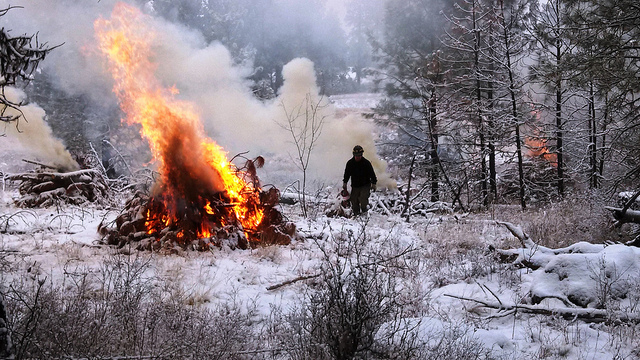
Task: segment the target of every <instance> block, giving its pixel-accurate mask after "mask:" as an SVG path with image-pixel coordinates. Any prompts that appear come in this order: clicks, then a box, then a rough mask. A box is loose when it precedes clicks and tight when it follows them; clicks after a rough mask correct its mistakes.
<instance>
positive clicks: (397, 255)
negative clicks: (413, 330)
mask: <svg viewBox="0 0 640 360" xmlns="http://www.w3.org/2000/svg"><path fill="white" fill-rule="evenodd" d="M416 250H418V249H417V248H412V247H407V248H406V249H404V250H403V251H401V252H400V253H398V254H396V255H393V256H391V257H388V258H384V259H380V260H378V261H374V262H370V263H366V264H359V265H358V266H357V267H359V268H363V267H369V266H375V265H381V264H384V263H387V262H389V261H392V260H395V259H397V258H400V257H402V256H404V255H406V254H408V253H411V252H413V251H416ZM322 275H324V274H322V273H318V274H313V275H303V276H298V277H297V278H294V279H291V280H287V281H284V282H281V283H279V284H276V285H272V286H269V287H268V288H267V290H275V289H278V288H281V287H283V286H286V285H290V284H293V283H296V282H298V281H303V280H309V279H315V278H317V277H320V276H322ZM328 276H329V277H331V275H328Z"/></svg>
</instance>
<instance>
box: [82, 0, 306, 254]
mask: <svg viewBox="0 0 640 360" xmlns="http://www.w3.org/2000/svg"><path fill="white" fill-rule="evenodd" d="M146 20H147V19H146V18H145V16H144V15H143V14H141V13H140V12H139V10H137V9H135V8H133V7H130V6H128V5H126V4H123V3H119V4H118V5H116V7H115V9H114V11H113V14H112V18H111V19H110V20H105V19H100V20H97V21H96V23H95V29H96V34H97V38H98V44H99V46H100V50H101V51H102V53H103V54H105V55H106V56H107V58H108V65H109V71H110V72H111V74H112V75H113V78H114V92H115V93H116V95H117V97H118V99H119V101H120V105H121V108H122V110H123V112H124V113H125V114H126V118H125V119H124V120H123V121H125V122H126V123H128V124H130V125H136V126H139V127H140V132H141V134H142V136H143V137H144V138H145V139H146V140H147V141H148V142H149V146H150V149H151V152H152V154H153V157H154V162H155V163H156V165H157V171H158V172H159V174H160V176H159V178H158V179H157V182H156V183H155V184H154V185H153V187H152V189H151V192H150V193H149V194H142V193H138V194H136V195H134V196H133V198H132V199H130V200H129V201H128V202H127V203H126V206H125V209H124V211H123V212H122V213H121V214H120V216H118V217H117V219H116V220H115V224H113V225H110V226H101V227H100V231H101V233H102V234H103V235H104V238H105V240H106V242H107V243H108V244H114V245H118V246H124V245H126V244H131V243H133V244H135V247H137V248H139V249H146V250H155V249H168V250H172V249H177V248H182V249H198V250H206V249H209V248H210V247H211V246H212V245H214V246H222V245H225V244H227V245H229V246H231V247H238V248H247V247H254V246H257V245H259V244H287V243H289V242H290V241H291V238H292V237H293V236H294V234H295V225H294V224H292V223H287V222H285V221H284V220H283V217H282V215H281V214H280V213H279V211H278V210H277V209H276V208H275V205H276V204H277V202H278V198H279V194H278V191H277V190H276V189H273V188H272V189H270V190H268V191H264V190H262V189H261V188H260V183H259V180H258V177H257V175H256V168H259V167H261V166H262V164H263V163H264V160H263V159H262V158H261V157H259V158H257V159H254V160H247V162H246V163H245V164H244V167H242V168H238V167H236V166H235V165H233V164H232V163H231V161H229V160H227V156H226V152H225V151H224V150H223V149H222V148H221V147H220V146H219V145H218V144H216V143H215V142H213V141H212V140H211V139H209V138H208V137H206V136H205V134H204V128H203V126H202V123H201V121H200V118H199V117H198V116H197V114H196V112H195V110H194V109H193V108H192V105H191V104H190V103H187V102H185V101H181V100H178V99H176V98H175V95H176V94H177V93H178V92H177V90H176V89H175V88H170V89H166V88H163V87H162V86H161V85H160V83H159V81H158V80H157V79H156V78H155V76H154V71H155V69H156V66H155V65H154V64H153V63H151V62H150V61H149V59H150V58H151V51H150V49H151V43H152V39H153V38H154V33H153V32H152V31H151V29H150V28H149V27H147V26H145V24H146Z"/></svg>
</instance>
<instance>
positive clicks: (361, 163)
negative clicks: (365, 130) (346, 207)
mask: <svg viewBox="0 0 640 360" xmlns="http://www.w3.org/2000/svg"><path fill="white" fill-rule="evenodd" d="M362 154H364V149H363V148H362V146H360V145H356V146H355V147H354V148H353V157H352V158H351V159H349V161H347V166H346V167H345V169H344V178H343V180H342V188H343V189H345V190H346V189H347V182H349V179H351V197H350V200H351V209H353V215H354V216H357V215H360V214H361V213H366V212H367V210H368V207H369V195H370V194H371V191H375V190H376V183H377V182H378V179H377V178H376V173H375V171H373V166H371V162H370V161H369V160H367V159H365V158H364V156H362Z"/></svg>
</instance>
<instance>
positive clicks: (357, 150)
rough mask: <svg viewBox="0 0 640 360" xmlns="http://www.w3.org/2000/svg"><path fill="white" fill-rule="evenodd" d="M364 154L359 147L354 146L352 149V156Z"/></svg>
mask: <svg viewBox="0 0 640 360" xmlns="http://www.w3.org/2000/svg"><path fill="white" fill-rule="evenodd" d="M363 153H364V149H363V148H362V146H360V145H356V146H354V147H353V155H362V154H363Z"/></svg>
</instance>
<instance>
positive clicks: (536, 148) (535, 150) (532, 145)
mask: <svg viewBox="0 0 640 360" xmlns="http://www.w3.org/2000/svg"><path fill="white" fill-rule="evenodd" d="M524 144H525V147H526V148H527V154H526V155H527V156H529V157H532V158H542V159H545V160H546V161H547V162H549V163H550V164H551V165H552V166H553V167H556V166H558V157H557V155H556V154H555V153H552V152H550V151H549V148H547V139H544V138H541V137H535V136H527V137H525V139H524Z"/></svg>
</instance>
